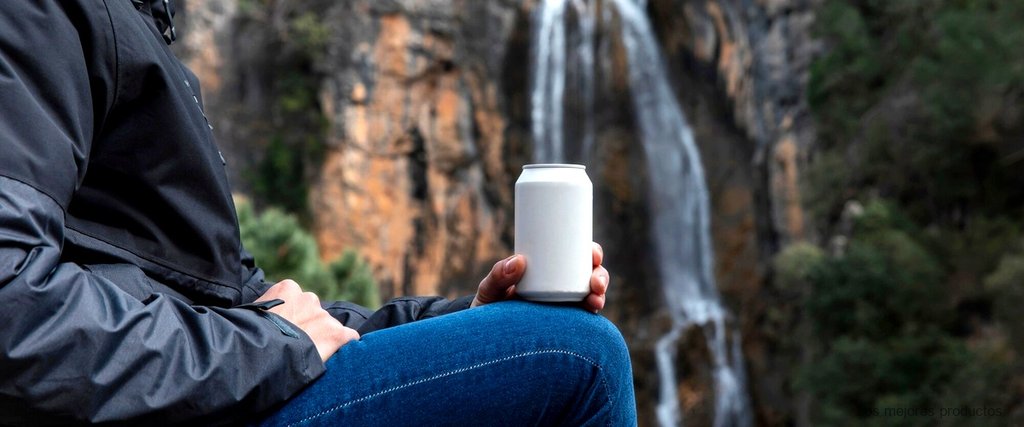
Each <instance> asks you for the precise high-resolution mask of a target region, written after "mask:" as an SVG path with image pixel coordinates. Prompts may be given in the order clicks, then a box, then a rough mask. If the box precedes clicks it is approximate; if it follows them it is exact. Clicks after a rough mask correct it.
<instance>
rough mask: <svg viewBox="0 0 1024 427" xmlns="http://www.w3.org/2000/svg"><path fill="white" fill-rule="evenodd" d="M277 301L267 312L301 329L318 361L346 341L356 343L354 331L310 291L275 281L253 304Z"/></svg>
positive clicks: (289, 282)
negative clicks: (328, 311)
mask: <svg viewBox="0 0 1024 427" xmlns="http://www.w3.org/2000/svg"><path fill="white" fill-rule="evenodd" d="M272 299H279V300H282V301H284V304H281V305H278V306H276V307H273V308H271V309H270V310H268V311H270V312H273V313H274V314H277V315H278V316H281V317H283V318H285V320H287V321H289V322H291V323H292V324H294V325H295V326H298V327H299V329H302V331H303V332H305V333H306V335H309V338H311V339H312V340H313V344H316V350H317V351H318V352H319V353H320V359H321V360H323V361H325V362H326V361H327V358H329V357H331V355H332V354H334V352H336V351H338V349H339V348H341V346H343V345H345V344H346V343H348V342H349V341H352V340H358V339H359V333H358V332H356V331H355V329H352V328H348V327H345V326H344V325H342V324H341V322H339V321H338V320H337V319H335V318H333V317H331V315H330V314H329V313H327V311H326V310H324V309H323V308H322V307H320V298H319V297H317V296H316V294H314V293H312V292H302V288H300V287H299V284H298V283H295V281H293V280H282V281H280V282H277V283H276V284H275V285H274V286H271V287H270V289H267V292H266V293H264V294H263V295H262V296H260V297H259V299H257V300H256V302H260V301H267V300H272Z"/></svg>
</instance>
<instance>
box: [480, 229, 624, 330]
mask: <svg viewBox="0 0 1024 427" xmlns="http://www.w3.org/2000/svg"><path fill="white" fill-rule="evenodd" d="M593 260H594V270H593V271H592V272H591V274H590V295H587V297H586V298H584V299H583V301H582V302H581V303H580V304H581V305H582V306H583V308H584V309H586V310H588V311H593V312H595V313H596V312H598V311H600V310H601V309H603V308H604V304H605V299H606V294H607V293H608V281H609V278H610V277H611V276H610V275H609V274H608V270H606V269H605V268H604V267H602V266H601V262H603V261H604V249H602V248H601V245H599V244H597V243H594V247H593ZM525 271H526V258H524V257H523V256H522V255H512V256H510V257H508V258H505V259H503V260H501V261H498V262H497V263H495V264H494V267H492V268H491V272H490V273H488V274H487V277H485V278H484V280H481V281H480V286H479V287H478V288H477V291H476V298H473V304H472V307H479V306H481V305H484V304H490V303H492V302H498V301H504V300H507V299H512V298H515V297H516V284H517V283H519V281H520V280H521V279H522V278H523V272H525Z"/></svg>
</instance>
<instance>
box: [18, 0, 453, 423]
mask: <svg viewBox="0 0 1024 427" xmlns="http://www.w3.org/2000/svg"><path fill="white" fill-rule="evenodd" d="M153 3H154V6H159V5H161V4H162V2H161V1H156V0H154V1H153ZM137 7H139V9H138V10H137ZM163 12H164V10H163V8H162V7H152V8H151V7H150V5H149V4H143V3H142V2H133V1H131V0H17V1H15V0H2V1H0V301H2V302H3V305H4V308H3V309H2V310H0V424H18V425H23V424H32V425H39V424H67V423H79V422H105V421H115V422H126V423H133V424H134V423H140V422H144V421H145V422H155V423H158V424H167V423H178V422H183V421H198V422H202V423H206V424H209V423H224V422H233V421H241V420H244V419H245V418H246V417H249V416H252V415H253V414H257V413H259V412H260V411H263V410H266V409H267V408H271V407H273V406H274V405H275V404H278V403H280V402H282V401H284V400H285V399H287V398H288V397H289V396H291V395H293V394H294V393H295V392H296V391H298V390H299V389H301V388H302V387H303V386H304V385H305V384H307V383H309V382H310V381H311V380H313V379H314V378H316V377H317V376H319V375H320V374H321V373H322V372H323V370H324V366H323V364H322V363H321V361H320V359H319V357H318V355H317V351H316V349H315V347H314V346H313V344H312V342H311V341H310V340H309V338H308V337H307V336H306V335H304V334H303V333H302V332H301V330H298V328H295V327H294V326H292V325H289V324H288V323H287V322H285V321H283V319H281V318H278V317H276V316H275V315H273V314H270V313H268V312H265V311H263V310H262V309H261V308H260V307H258V306H254V305H251V304H247V303H250V302H252V301H253V300H254V299H256V298H257V297H258V296H259V295H261V294H262V293H263V292H264V291H265V289H266V288H267V287H268V286H269V284H268V283H266V282H265V281H264V280H263V274H262V272H261V271H260V270H259V269H258V268H256V267H255V266H254V265H253V262H252V259H251V257H249V256H247V254H246V253H245V251H244V250H242V247H241V244H240V242H239V234H238V224H237V221H236V219H235V211H234V206H233V204H232V200H231V193H230V190H229V188H228V183H227V179H226V175H225V171H224V163H223V158H222V156H221V155H220V153H219V152H218V150H217V148H216V146H215V144H214V142H213V137H212V133H211V132H210V127H209V124H208V123H207V121H206V118H205V116H204V113H203V111H202V106H201V100H200V98H199V96H200V93H199V84H198V81H196V78H195V76H194V75H193V74H192V73H190V72H189V71H188V70H187V69H186V68H185V67H184V66H182V65H181V63H179V62H178V60H177V59H175V58H174V56H173V55H172V54H171V52H170V50H169V49H168V47H167V45H166V43H165V41H164V33H165V31H164V30H168V31H169V29H168V28H165V27H166V26H167V24H168V22H167V19H166V17H165V16H160V15H161V14H162V13H163ZM154 14H156V15H157V17H158V18H164V19H156V20H155V19H153V15H154ZM468 303H469V300H468V299H465V298H464V299H460V300H457V301H455V302H451V301H447V300H444V299H441V298H404V299H399V300H395V301H392V302H391V303H389V304H387V305H385V306H384V308H382V309H381V310H379V311H377V312H375V313H370V312H369V311H368V310H366V309H364V308H362V307H359V306H356V305H354V304H348V303H335V304H331V305H330V307H329V311H330V312H331V313H332V314H333V315H335V317H337V318H339V320H341V321H342V322H344V323H346V324H347V325H348V326H350V327H354V328H358V329H359V330H360V331H361V332H368V331H370V330H373V329H377V328H382V327H387V326H391V325H395V324H400V323H404V322H408V321H412V320H416V319H420V318H424V317H430V316H435V315H439V314H443V313H446V312H450V311H455V310H459V309H462V308H465V307H467V306H468Z"/></svg>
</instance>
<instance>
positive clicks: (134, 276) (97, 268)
mask: <svg viewBox="0 0 1024 427" xmlns="http://www.w3.org/2000/svg"><path fill="white" fill-rule="evenodd" d="M84 267H85V269H86V270H89V272H91V273H92V274H95V275H97V276H100V277H102V278H104V279H107V280H109V281H110V282H111V283H113V284H114V285H116V286H117V287H118V288H121V290H123V291H125V292H127V293H128V294H129V295H131V296H132V297H134V298H135V299H137V300H139V301H144V300H146V299H147V298H149V297H150V295H153V293H154V292H153V284H152V282H150V280H149V277H146V273H143V272H142V269H141V268H139V267H137V266H135V265H132V264H91V265H86V266H84Z"/></svg>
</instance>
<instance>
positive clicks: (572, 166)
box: [523, 163, 587, 169]
mask: <svg viewBox="0 0 1024 427" xmlns="http://www.w3.org/2000/svg"><path fill="white" fill-rule="evenodd" d="M545 168H565V169H586V168H587V167H586V166H584V165H576V164H570V163H538V164H533V165H524V166H523V169H545Z"/></svg>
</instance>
